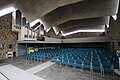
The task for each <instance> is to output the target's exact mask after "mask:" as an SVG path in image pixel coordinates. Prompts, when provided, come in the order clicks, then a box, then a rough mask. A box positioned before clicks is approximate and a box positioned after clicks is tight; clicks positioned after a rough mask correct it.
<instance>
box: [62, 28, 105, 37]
mask: <svg viewBox="0 0 120 80" xmlns="http://www.w3.org/2000/svg"><path fill="white" fill-rule="evenodd" d="M79 32H105V29H90V30H83V29H82V30H77V31H72V32H69V33H65V34H64V33H63V31H61V33H62V35H63V36H67V35H71V34H75V33H79Z"/></svg>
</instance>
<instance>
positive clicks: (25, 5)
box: [16, 0, 83, 22]
mask: <svg viewBox="0 0 120 80" xmlns="http://www.w3.org/2000/svg"><path fill="white" fill-rule="evenodd" d="M79 1H83V0H59V1H58V0H29V1H28V0H20V2H19V4H18V5H16V8H18V9H20V10H21V11H22V12H23V14H24V16H26V18H27V19H28V21H30V22H31V21H33V20H35V19H37V18H40V17H42V16H44V15H45V14H47V13H49V12H51V11H52V10H54V9H56V8H58V7H60V6H64V5H68V4H72V3H76V2H79Z"/></svg>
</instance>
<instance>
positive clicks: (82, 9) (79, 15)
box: [41, 0, 119, 28]
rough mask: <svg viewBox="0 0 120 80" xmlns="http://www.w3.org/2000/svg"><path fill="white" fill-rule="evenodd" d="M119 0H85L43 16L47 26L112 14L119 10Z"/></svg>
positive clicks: (42, 19)
mask: <svg viewBox="0 0 120 80" xmlns="http://www.w3.org/2000/svg"><path fill="white" fill-rule="evenodd" d="M118 4H119V0H85V1H82V2H77V3H74V4H70V5H66V6H62V7H59V8H57V9H55V10H53V11H52V12H50V13H48V14H46V15H45V16H43V17H42V18H41V21H42V22H43V24H44V25H45V26H46V27H48V28H49V27H53V26H57V25H59V24H62V23H64V22H67V21H70V20H76V19H85V18H94V17H103V16H111V15H114V14H117V12H118Z"/></svg>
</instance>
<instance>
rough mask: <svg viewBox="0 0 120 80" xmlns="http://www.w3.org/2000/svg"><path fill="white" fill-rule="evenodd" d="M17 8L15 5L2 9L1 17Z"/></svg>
mask: <svg viewBox="0 0 120 80" xmlns="http://www.w3.org/2000/svg"><path fill="white" fill-rule="evenodd" d="M15 10H16V9H15V8H14V7H9V8H6V9H3V10H1V11H0V17H1V16H4V15H6V14H9V13H11V12H14V11H15Z"/></svg>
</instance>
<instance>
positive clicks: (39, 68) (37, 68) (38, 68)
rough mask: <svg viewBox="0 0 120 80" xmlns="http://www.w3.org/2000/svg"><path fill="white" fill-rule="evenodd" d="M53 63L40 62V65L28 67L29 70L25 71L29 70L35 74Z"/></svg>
mask: <svg viewBox="0 0 120 80" xmlns="http://www.w3.org/2000/svg"><path fill="white" fill-rule="evenodd" d="M53 64H54V63H51V62H50V61H48V62H45V63H43V64H40V65H38V66H35V67H33V68H30V69H27V70H25V71H26V72H28V73H32V74H35V73H37V72H40V71H41V70H44V69H46V68H48V67H50V66H51V65H53Z"/></svg>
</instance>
